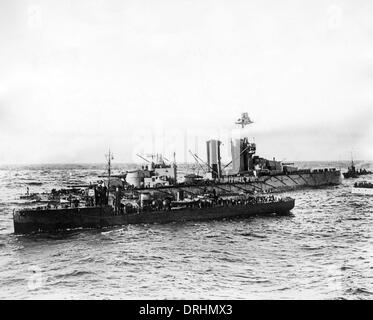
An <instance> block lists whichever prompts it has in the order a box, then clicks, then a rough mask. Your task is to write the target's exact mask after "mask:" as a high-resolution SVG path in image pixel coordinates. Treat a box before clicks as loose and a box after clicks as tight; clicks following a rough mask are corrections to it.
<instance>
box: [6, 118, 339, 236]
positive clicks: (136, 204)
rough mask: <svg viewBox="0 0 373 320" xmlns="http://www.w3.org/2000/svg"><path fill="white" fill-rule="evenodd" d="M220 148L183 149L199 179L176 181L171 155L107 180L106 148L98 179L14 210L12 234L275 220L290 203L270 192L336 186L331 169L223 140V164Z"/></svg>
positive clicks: (214, 144)
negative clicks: (227, 156)
mask: <svg viewBox="0 0 373 320" xmlns="http://www.w3.org/2000/svg"><path fill="white" fill-rule="evenodd" d="M252 123H253V121H252V120H251V119H250V118H249V117H248V114H247V113H243V114H242V116H241V118H240V119H238V120H237V122H236V124H239V125H241V126H242V128H244V127H245V126H246V125H250V124H252ZM220 146H221V142H220V141H219V140H209V141H207V142H206V150H207V161H203V160H202V159H201V158H200V157H199V155H197V154H193V153H192V152H191V154H192V156H193V157H194V159H195V160H196V162H197V163H198V165H199V166H200V167H201V169H203V171H204V175H203V176H202V175H197V174H194V173H189V174H186V175H184V177H183V179H182V181H180V179H179V177H178V170H177V164H176V156H175V154H174V159H173V161H169V160H168V159H166V158H165V157H164V156H162V155H160V154H156V155H151V160H148V159H146V158H145V157H143V156H141V155H139V157H140V158H142V159H143V160H144V161H146V164H145V165H143V166H142V167H141V168H139V169H136V170H131V171H127V172H125V173H123V174H119V175H113V174H112V172H111V160H113V156H112V154H111V152H110V151H109V154H108V156H107V159H108V170H107V174H106V175H104V176H102V177H103V178H105V179H104V180H102V181H100V182H98V183H93V184H92V183H91V184H89V185H80V186H78V185H73V186H69V187H70V189H67V190H58V191H57V190H53V191H52V192H51V194H50V195H49V196H47V200H46V201H47V204H46V205H45V200H44V202H43V205H42V206H36V207H34V208H29V207H28V208H26V209H21V210H17V211H14V212H13V221H14V230H15V233H28V232H40V231H41V232H42V231H53V230H64V229H75V228H97V227H100V228H101V227H106V226H113V225H126V224H136V223H168V222H172V221H188V220H194V221H196V220H209V219H224V218H235V217H241V218H242V217H250V216H253V215H257V214H260V215H263V214H264V215H271V214H280V215H283V214H286V213H289V212H290V211H291V210H292V209H293V208H294V205H295V200H294V199H292V198H289V197H284V198H283V197H279V196H274V195H273V193H280V192H284V191H291V190H295V189H299V188H311V187H323V186H330V185H337V184H340V183H341V172H340V171H339V170H336V169H335V168H323V169H298V168H297V167H295V166H294V164H293V163H282V162H281V161H276V160H275V159H273V160H267V159H264V158H262V157H259V156H257V155H256V154H255V153H256V144H255V143H253V142H250V141H249V140H248V138H240V139H236V140H232V141H231V153H232V160H231V161H230V162H229V163H227V164H225V165H224V166H223V165H222V163H221V154H220ZM33 198H35V195H33ZM44 198H45V195H44ZM48 199H49V202H48ZM34 201H36V203H35V205H38V203H37V200H35V199H34Z"/></svg>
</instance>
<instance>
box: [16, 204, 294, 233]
mask: <svg viewBox="0 0 373 320" xmlns="http://www.w3.org/2000/svg"><path fill="white" fill-rule="evenodd" d="M294 202H295V201H294V199H291V198H286V199H283V200H281V201H275V202H267V203H256V204H249V205H248V204H236V205H231V204H229V205H216V206H212V207H207V208H195V207H194V208H173V209H171V210H159V211H148V212H146V211H145V212H138V213H137V212H136V213H116V212H115V210H114V208H113V207H111V206H102V207H82V208H69V209H45V210H21V211H17V212H15V213H14V215H13V221H14V232H15V233H18V234H27V233H34V232H51V231H58V230H68V229H78V228H83V229H92V228H103V227H110V226H120V225H128V224H151V223H169V222H183V221H203V220H217V219H224V218H238V217H240V218H247V217H251V216H255V215H270V214H279V215H284V214H287V213H288V212H289V211H290V210H292V209H293V208H294Z"/></svg>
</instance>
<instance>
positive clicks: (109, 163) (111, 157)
mask: <svg viewBox="0 0 373 320" xmlns="http://www.w3.org/2000/svg"><path fill="white" fill-rule="evenodd" d="M106 159H107V170H108V183H107V196H108V199H109V192H110V178H111V160H114V156H113V154H112V153H111V151H110V148H109V153H108V154H107V155H106Z"/></svg>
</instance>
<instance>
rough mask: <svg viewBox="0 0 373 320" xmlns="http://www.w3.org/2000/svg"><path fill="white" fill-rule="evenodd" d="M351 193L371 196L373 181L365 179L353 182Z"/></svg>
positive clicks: (372, 194) (372, 193)
mask: <svg viewBox="0 0 373 320" xmlns="http://www.w3.org/2000/svg"><path fill="white" fill-rule="evenodd" d="M352 193H354V194H360V195H369V196H373V183H371V182H367V181H362V182H355V184H354V186H353V188H352Z"/></svg>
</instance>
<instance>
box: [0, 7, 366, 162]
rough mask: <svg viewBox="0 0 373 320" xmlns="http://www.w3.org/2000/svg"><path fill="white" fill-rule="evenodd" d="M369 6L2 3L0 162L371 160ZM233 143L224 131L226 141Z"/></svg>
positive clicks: (0, 34)
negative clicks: (243, 136) (211, 141)
mask: <svg viewBox="0 0 373 320" xmlns="http://www.w3.org/2000/svg"><path fill="white" fill-rule="evenodd" d="M372 85H373V2H372V1H369V0H367V1H352V0H351V1H336V0H334V1H327V0H323V1H317V0H316V1H299V0H294V1H276V0H271V1H263V0H252V1H250V0H245V1H238V0H229V1H221V0H211V1H206V0H185V1H183V0H159V1H155V0H148V1H144V0H134V1H127V0H100V1H97V0H71V1H70V0H33V1H26V0H0V164H12V163H64V162H69V163H72V162H103V161H104V154H105V153H106V151H107V149H108V148H109V146H110V148H111V149H112V150H113V152H114V154H115V161H117V162H133V161H135V160H137V159H136V156H135V154H136V153H150V152H155V151H159V152H164V153H165V154H166V156H168V157H171V156H172V153H173V151H176V152H177V155H176V157H177V160H178V161H184V160H190V157H186V155H187V154H188V150H189V149H191V150H192V151H198V152H199V153H200V156H201V157H202V158H205V148H204V146H205V144H204V143H205V142H204V141H205V140H206V139H207V138H220V139H221V140H222V141H223V143H224V150H223V157H224V158H229V153H228V147H229V143H228V141H229V136H230V135H231V134H232V129H234V128H235V126H234V121H235V120H236V119H237V118H238V117H239V116H240V113H241V112H244V111H246V112H248V113H249V115H250V116H251V117H252V119H253V120H254V121H255V124H253V125H252V126H250V127H249V128H247V129H246V132H247V134H248V136H249V137H250V138H252V137H255V141H256V143H257V144H258V153H260V154H261V155H263V156H266V157H270V158H272V157H276V158H278V159H286V160H342V159H349V158H350V157H351V152H353V154H354V158H355V159H365V160H373V149H372V143H373V128H372V127H373V126H372V123H373V108H372V107H373V90H372V88H373V87H372ZM233 133H234V132H233Z"/></svg>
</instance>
